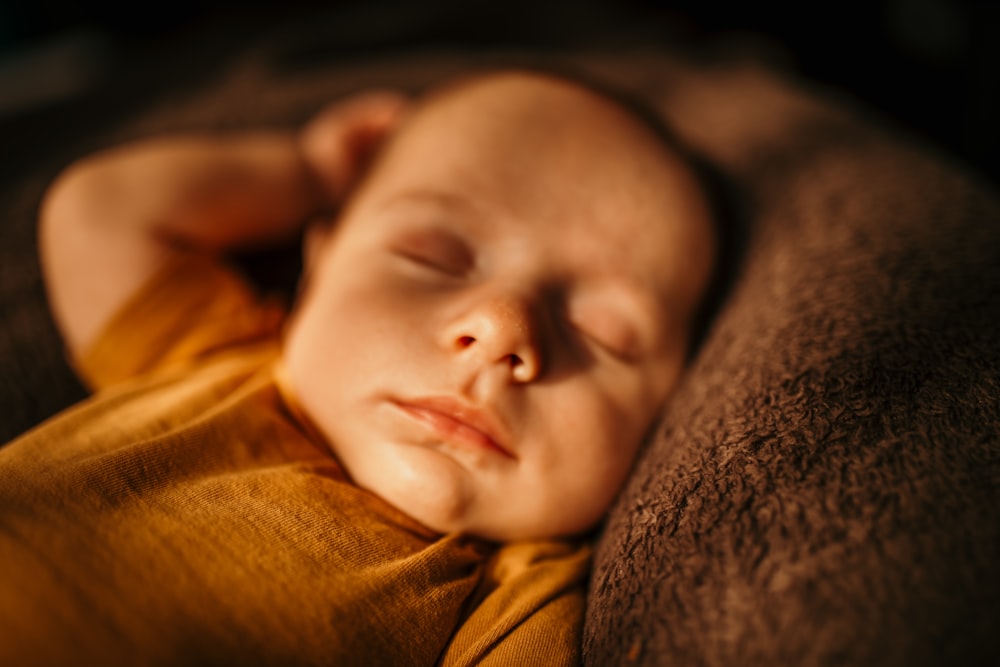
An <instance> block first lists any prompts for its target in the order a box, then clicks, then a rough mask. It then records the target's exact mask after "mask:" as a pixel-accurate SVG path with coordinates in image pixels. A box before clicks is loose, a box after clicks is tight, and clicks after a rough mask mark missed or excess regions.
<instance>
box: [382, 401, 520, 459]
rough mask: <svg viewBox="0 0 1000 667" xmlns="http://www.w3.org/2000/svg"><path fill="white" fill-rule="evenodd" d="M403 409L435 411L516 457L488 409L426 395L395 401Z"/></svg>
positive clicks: (503, 451)
mask: <svg viewBox="0 0 1000 667" xmlns="http://www.w3.org/2000/svg"><path fill="white" fill-rule="evenodd" d="M396 403H397V404H398V405H399V406H400V407H401V408H403V409H404V410H407V409H409V410H411V411H412V410H419V411H427V412H430V413H436V414H438V415H442V416H443V417H445V418H447V419H450V420H452V421H455V422H457V423H459V424H461V425H462V426H465V427H466V428H469V429H472V430H473V431H477V432H478V433H479V434H480V435H482V436H483V437H484V438H485V439H486V440H487V441H489V444H490V445H492V446H493V447H494V448H495V449H497V450H498V451H499V452H500V453H501V454H504V455H505V456H508V457H510V458H516V457H515V456H514V453H513V451H512V450H511V448H510V445H509V437H508V436H507V430H506V429H505V428H504V426H503V424H502V422H501V421H500V420H499V419H497V418H496V417H495V416H494V415H493V414H491V413H490V412H489V411H486V410H482V409H480V408H476V407H474V406H471V405H469V404H467V403H465V402H463V401H460V400H458V399H455V398H452V397H450V396H426V397H422V398H408V399H402V400H399V401H396Z"/></svg>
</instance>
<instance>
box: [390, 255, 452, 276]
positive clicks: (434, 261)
mask: <svg viewBox="0 0 1000 667" xmlns="http://www.w3.org/2000/svg"><path fill="white" fill-rule="evenodd" d="M395 252H396V254H397V255H398V256H400V257H402V258H403V259H405V260H407V261H408V262H410V263H412V264H415V265H417V266H418V267H420V268H423V269H427V270H430V271H434V272H436V273H441V274H444V275H447V276H451V277H453V278H461V277H463V276H465V275H466V274H467V273H468V269H466V268H464V267H458V266H457V265H453V263H451V262H450V261H449V260H442V259H439V258H436V257H433V256H431V255H430V254H429V253H417V252H413V251H409V250H403V249H397V250H396V251H395Z"/></svg>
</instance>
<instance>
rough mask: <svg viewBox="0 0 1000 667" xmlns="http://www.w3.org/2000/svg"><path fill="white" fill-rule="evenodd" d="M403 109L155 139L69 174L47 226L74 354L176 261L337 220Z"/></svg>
mask: <svg viewBox="0 0 1000 667" xmlns="http://www.w3.org/2000/svg"><path fill="white" fill-rule="evenodd" d="M400 107H401V98H400V97H399V96H397V95H393V94H369V95H362V96H359V97H356V98H353V99H351V100H349V101H347V102H345V103H340V104H338V105H336V106H334V107H331V108H329V109H327V110H325V111H324V112H322V113H321V114H320V115H318V116H317V118H316V119H315V120H314V121H312V122H311V123H310V124H308V125H307V126H306V127H305V128H304V129H303V130H302V131H301V132H299V133H292V132H287V133H285V132H254V133H244V134H237V135H231V136H209V135H199V136H184V137H166V138H157V139H149V140H145V141H140V142H136V143H133V144H128V145H125V146H122V147H119V148H115V149H111V150H108V151H105V152H102V153H98V154H95V155H93V156H90V157H87V158H84V159H83V160H81V161H79V162H77V163H75V164H74V165H72V166H70V167H69V168H68V169H67V170H66V171H65V172H64V173H63V174H62V175H61V176H60V177H59V178H58V179H57V180H56V182H55V183H54V184H53V186H52V187H51V188H50V190H49V192H48V194H47V195H46V197H45V200H44V201H43V202H42V207H41V212H40V219H39V227H40V229H39V246H40V252H41V261H42V268H43V272H44V274H45V279H46V287H47V290H48V295H49V301H50V304H51V307H52V310H53V314H54V316H55V319H56V322H57V323H58V325H59V326H60V328H61V330H62V333H63V336H64V338H65V340H66V343H67V345H68V347H69V350H70V352H71V353H80V352H81V351H83V350H84V349H86V348H87V346H88V345H89V344H90V343H91V342H92V341H93V339H94V338H95V336H96V335H97V334H98V333H99V331H100V330H101V328H102V327H103V325H104V324H105V323H106V322H107V321H108V320H109V319H110V317H111V316H112V315H113V314H114V313H115V311H116V310H117V309H118V308H119V307H121V306H122V305H123V304H124V303H125V302H126V301H127V300H128V298H129V297H130V296H131V295H132V294H134V293H135V292H136V291H137V290H138V289H139V288H140V287H141V286H142V285H143V284H144V283H145V282H146V281H147V280H149V279H150V278H151V277H152V275H153V274H154V273H155V272H156V271H158V270H159V269H160V268H161V267H162V266H163V265H164V264H165V263H166V262H167V261H169V260H170V259H171V258H172V257H174V256H176V255H178V254H180V253H185V252H200V253H216V254H221V253H224V252H226V251H230V250H236V249H240V248H248V247H255V246H262V245H268V244H273V243H276V242H279V241H281V240H285V239H289V238H291V237H293V236H294V235H295V233H296V232H297V231H298V230H299V228H300V227H301V226H302V225H303V224H304V223H305V222H306V221H307V220H309V219H310V218H311V217H313V216H316V215H320V214H322V213H324V212H328V211H329V210H331V209H332V207H333V206H334V204H335V201H334V199H335V197H339V196H340V195H342V193H343V188H344V184H345V183H348V182H349V181H350V180H351V179H352V178H353V176H352V174H353V172H354V171H357V170H358V169H359V168H360V167H361V164H360V157H359V151H358V145H359V144H360V143H363V141H364V138H365V137H368V136H372V135H373V134H374V132H373V128H374V127H378V126H380V125H384V124H385V123H387V122H389V121H390V120H391V118H392V117H393V116H394V115H395V113H396V112H397V111H398V110H399V108H400Z"/></svg>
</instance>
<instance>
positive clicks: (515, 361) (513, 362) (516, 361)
mask: <svg viewBox="0 0 1000 667" xmlns="http://www.w3.org/2000/svg"><path fill="white" fill-rule="evenodd" d="M523 363H524V361H523V360H522V359H521V357H519V356H517V355H516V354H512V355H510V367H511V368H517V367H518V366H520V365H521V364H523Z"/></svg>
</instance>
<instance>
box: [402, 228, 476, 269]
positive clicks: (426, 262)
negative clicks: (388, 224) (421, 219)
mask: <svg viewBox="0 0 1000 667" xmlns="http://www.w3.org/2000/svg"><path fill="white" fill-rule="evenodd" d="M390 249H391V251H392V252H393V253H395V254H397V255H399V256H400V257H402V258H403V259H405V260H407V261H409V262H413V263H414V264H416V265H418V266H420V267H423V268H426V269H430V270H432V271H436V272H441V273H444V274H447V275H449V276H454V277H463V276H465V275H467V274H468V273H469V272H470V271H471V270H472V269H473V268H474V267H475V263H476V261H475V256H474V255H473V254H472V250H471V249H470V248H469V246H468V245H467V244H466V243H465V242H464V241H462V239H460V238H458V237H457V236H455V235H454V234H451V233H450V232H448V231H446V230H442V229H413V230H406V231H403V232H401V233H399V234H398V235H397V237H396V238H395V239H393V241H392V242H391V244H390Z"/></svg>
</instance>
